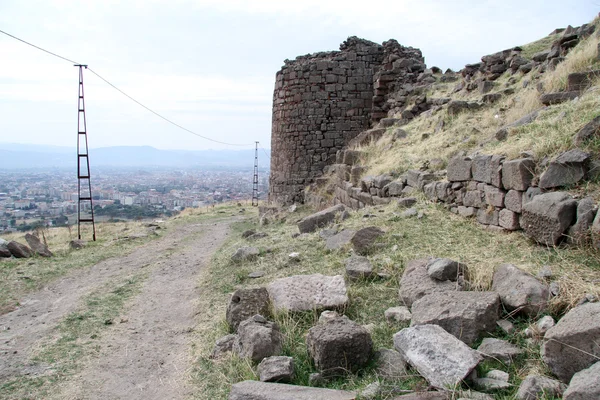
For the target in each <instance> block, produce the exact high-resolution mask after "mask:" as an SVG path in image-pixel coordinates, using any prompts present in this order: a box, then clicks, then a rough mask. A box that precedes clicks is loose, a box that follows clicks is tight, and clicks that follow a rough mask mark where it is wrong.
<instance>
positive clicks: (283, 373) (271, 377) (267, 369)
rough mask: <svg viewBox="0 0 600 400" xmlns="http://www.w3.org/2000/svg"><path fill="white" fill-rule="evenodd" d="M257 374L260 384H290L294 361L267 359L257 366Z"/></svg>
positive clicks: (279, 357)
mask: <svg viewBox="0 0 600 400" xmlns="http://www.w3.org/2000/svg"><path fill="white" fill-rule="evenodd" d="M257 372H258V375H259V377H260V380H261V381H262V382H290V381H291V380H292V379H293V378H294V359H293V358H292V357H285V356H273V357H267V358H265V359H263V360H262V361H261V362H260V364H258V367H257Z"/></svg>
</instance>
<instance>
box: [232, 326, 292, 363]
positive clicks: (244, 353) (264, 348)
mask: <svg viewBox="0 0 600 400" xmlns="http://www.w3.org/2000/svg"><path fill="white" fill-rule="evenodd" d="M282 341H283V340H282V335H281V333H280V332H279V326H278V325H277V324H276V323H274V322H269V321H267V320H266V319H265V318H264V317H262V316H260V315H255V316H253V317H251V318H248V319H247V320H245V321H242V323H240V325H239V326H238V337H237V340H236V342H235V344H234V351H235V352H236V353H238V354H239V356H240V357H243V358H249V359H251V360H252V361H253V362H260V361H261V360H262V359H263V358H265V357H271V356H274V355H277V354H279V353H280V352H281V349H282Z"/></svg>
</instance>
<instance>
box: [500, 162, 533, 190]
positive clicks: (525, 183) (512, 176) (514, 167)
mask: <svg viewBox="0 0 600 400" xmlns="http://www.w3.org/2000/svg"><path fill="white" fill-rule="evenodd" d="M534 172H535V162H534V161H533V160H532V159H531V158H520V159H518V160H512V161H504V163H503V164H502V185H503V186H504V189H506V190H511V189H513V190H520V191H523V190H527V188H528V187H529V186H531V181H532V180H533V176H534Z"/></svg>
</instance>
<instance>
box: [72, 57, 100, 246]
mask: <svg viewBox="0 0 600 400" xmlns="http://www.w3.org/2000/svg"><path fill="white" fill-rule="evenodd" d="M75 67H79V97H78V99H77V237H78V238H79V239H80V240H81V223H82V222H88V223H89V222H91V224H92V232H93V233H92V235H93V236H92V238H93V240H94V241H96V224H95V222H94V204H93V201H92V182H91V179H90V158H89V153H88V140H87V124H86V120H85V100H84V98H83V68H86V69H87V65H83V64H75ZM82 186H83V190H84V193H83V195H82ZM88 204H89V208H90V215H91V216H90V217H88V216H86V217H85V218H82V217H81V213H82V211H85V210H82V205H83V208H85V206H86V205H88Z"/></svg>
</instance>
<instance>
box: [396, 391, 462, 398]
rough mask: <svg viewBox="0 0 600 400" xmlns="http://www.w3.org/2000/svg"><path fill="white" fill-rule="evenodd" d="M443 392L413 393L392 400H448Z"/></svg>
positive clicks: (446, 394)
mask: <svg viewBox="0 0 600 400" xmlns="http://www.w3.org/2000/svg"><path fill="white" fill-rule="evenodd" d="M449 399H450V397H449V396H448V393H447V392H445V391H442V392H414V393H409V394H404V395H402V396H398V397H394V400H449Z"/></svg>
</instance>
